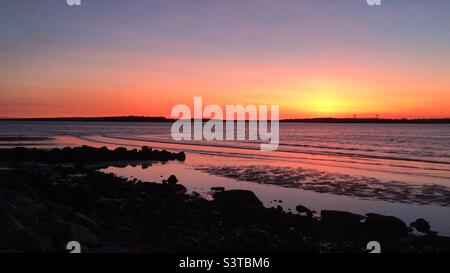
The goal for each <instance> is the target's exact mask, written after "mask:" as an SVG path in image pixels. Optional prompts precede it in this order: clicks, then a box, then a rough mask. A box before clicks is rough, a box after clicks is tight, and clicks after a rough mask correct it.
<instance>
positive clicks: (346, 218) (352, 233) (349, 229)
mask: <svg viewBox="0 0 450 273" xmlns="http://www.w3.org/2000/svg"><path fill="white" fill-rule="evenodd" d="M363 219H364V216H362V215H359V214H355V213H351V212H345V211H336V210H322V211H321V212H320V223H322V224H323V225H325V227H327V228H328V229H329V231H330V232H336V233H338V234H340V235H345V236H346V237H358V236H360V235H361V233H362V231H363V224H362V223H361V220H363Z"/></svg>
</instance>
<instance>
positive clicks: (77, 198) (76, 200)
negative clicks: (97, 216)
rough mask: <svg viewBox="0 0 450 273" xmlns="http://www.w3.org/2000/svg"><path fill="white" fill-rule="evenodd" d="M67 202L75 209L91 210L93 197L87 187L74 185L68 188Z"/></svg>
mask: <svg viewBox="0 0 450 273" xmlns="http://www.w3.org/2000/svg"><path fill="white" fill-rule="evenodd" d="M67 202H68V203H69V204H70V205H71V206H72V207H73V208H75V209H81V210H92V207H93V203H94V198H93V196H92V194H91V192H90V190H89V188H88V187H86V186H80V185H75V186H73V187H72V188H71V189H70V190H69V194H68V195H67Z"/></svg>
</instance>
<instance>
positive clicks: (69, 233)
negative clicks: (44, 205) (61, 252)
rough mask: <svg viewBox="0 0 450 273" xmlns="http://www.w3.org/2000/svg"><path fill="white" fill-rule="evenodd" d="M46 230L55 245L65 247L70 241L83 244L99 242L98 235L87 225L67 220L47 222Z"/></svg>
mask: <svg viewBox="0 0 450 273" xmlns="http://www.w3.org/2000/svg"><path fill="white" fill-rule="evenodd" d="M46 230H47V231H48V234H49V236H50V239H51V240H52V242H53V244H54V245H55V246H59V247H65V244H67V243H68V242H70V241H77V242H80V244H81V245H82V246H90V245H95V244H97V243H98V239H97V236H96V235H95V234H94V233H92V232H91V231H90V230H89V229H87V228H86V227H84V226H82V225H79V224H75V223H72V222H66V221H55V222H53V223H47V224H46Z"/></svg>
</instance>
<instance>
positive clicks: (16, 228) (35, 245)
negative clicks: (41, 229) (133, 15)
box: [0, 207, 47, 253]
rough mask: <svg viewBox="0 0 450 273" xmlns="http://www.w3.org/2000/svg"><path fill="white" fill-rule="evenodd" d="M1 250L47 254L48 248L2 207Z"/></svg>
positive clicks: (0, 226)
mask: <svg viewBox="0 0 450 273" xmlns="http://www.w3.org/2000/svg"><path fill="white" fill-rule="evenodd" d="M0 250H1V251H3V252H5V251H6V252H31V253H42V252H46V251H47V249H46V246H45V244H44V243H43V241H41V240H40V238H39V236H38V235H36V234H35V233H34V231H33V230H31V229H30V230H29V229H26V228H25V227H24V226H23V225H22V223H20V222H19V221H18V220H17V219H16V218H14V217H13V216H12V215H11V214H10V213H8V212H7V211H6V210H5V209H4V208H3V207H0Z"/></svg>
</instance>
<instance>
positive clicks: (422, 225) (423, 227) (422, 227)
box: [410, 218, 431, 233]
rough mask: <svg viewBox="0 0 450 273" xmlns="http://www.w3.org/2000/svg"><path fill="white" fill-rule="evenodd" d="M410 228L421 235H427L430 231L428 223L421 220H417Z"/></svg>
mask: <svg viewBox="0 0 450 273" xmlns="http://www.w3.org/2000/svg"><path fill="white" fill-rule="evenodd" d="M410 226H411V227H413V228H415V229H416V230H417V231H418V232H421V233H429V232H430V229H431V226H430V223H428V221H426V220H425V219H422V218H419V219H417V220H416V221H414V222H412V223H411V224H410Z"/></svg>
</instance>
